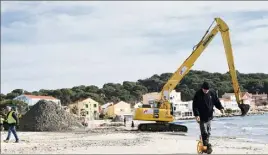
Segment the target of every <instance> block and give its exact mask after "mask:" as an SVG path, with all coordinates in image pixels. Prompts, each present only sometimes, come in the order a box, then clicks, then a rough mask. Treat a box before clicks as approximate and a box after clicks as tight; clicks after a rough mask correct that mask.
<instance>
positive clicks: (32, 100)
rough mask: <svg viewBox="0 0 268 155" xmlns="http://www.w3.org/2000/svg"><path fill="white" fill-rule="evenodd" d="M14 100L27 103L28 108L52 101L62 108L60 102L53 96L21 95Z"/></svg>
mask: <svg viewBox="0 0 268 155" xmlns="http://www.w3.org/2000/svg"><path fill="white" fill-rule="evenodd" d="M13 100H18V101H23V102H25V103H27V104H28V106H33V105H35V104H36V103H37V102H38V101H40V100H46V101H52V102H55V103H56V104H58V105H59V106H61V102H60V100H59V99H56V98H54V97H52V96H36V95H20V96H17V97H15V98H14V99H13Z"/></svg>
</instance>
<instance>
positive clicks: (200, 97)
mask: <svg viewBox="0 0 268 155" xmlns="http://www.w3.org/2000/svg"><path fill="white" fill-rule="evenodd" d="M192 106H193V107H192V108H193V113H194V116H195V118H196V121H197V122H198V123H199V127H200V131H201V136H202V140H203V145H204V146H205V147H207V149H206V151H205V152H206V153H208V154H210V153H211V152H212V148H211V147H212V146H211V144H210V143H209V137H210V133H211V120H212V119H213V111H214V110H213V107H214V106H215V107H216V108H217V109H219V110H220V111H221V113H222V114H224V108H223V106H222V104H221V102H220V100H219V98H218V96H217V95H216V93H215V92H214V91H211V90H209V84H208V83H207V82H204V83H203V84H202V87H201V89H199V90H198V91H197V92H196V93H195V96H194V98H193V105H192Z"/></svg>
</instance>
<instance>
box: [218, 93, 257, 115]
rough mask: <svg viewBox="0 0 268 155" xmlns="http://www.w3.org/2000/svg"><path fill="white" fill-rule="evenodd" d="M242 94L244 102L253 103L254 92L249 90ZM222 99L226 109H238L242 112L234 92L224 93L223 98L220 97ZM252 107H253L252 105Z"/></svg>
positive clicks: (237, 110)
mask: <svg viewBox="0 0 268 155" xmlns="http://www.w3.org/2000/svg"><path fill="white" fill-rule="evenodd" d="M241 96H242V100H243V102H244V104H249V105H252V94H250V93H247V92H242V93H241ZM220 101H221V103H222V105H223V107H224V108H225V109H231V110H232V111H236V112H238V113H239V112H240V109H239V107H238V104H237V102H236V98H235V94H234V93H225V94H223V95H222V98H220ZM251 108H253V107H252V106H251ZM251 110H252V109H251ZM217 112H218V111H217Z"/></svg>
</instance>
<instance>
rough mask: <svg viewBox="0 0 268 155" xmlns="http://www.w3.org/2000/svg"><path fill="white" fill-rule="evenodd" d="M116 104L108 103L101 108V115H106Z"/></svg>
mask: <svg viewBox="0 0 268 155" xmlns="http://www.w3.org/2000/svg"><path fill="white" fill-rule="evenodd" d="M113 104H114V103H113V102H108V103H105V104H103V105H101V106H100V113H102V114H106V113H107V111H108V107H109V106H111V105H113Z"/></svg>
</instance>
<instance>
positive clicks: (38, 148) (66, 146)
mask: <svg viewBox="0 0 268 155" xmlns="http://www.w3.org/2000/svg"><path fill="white" fill-rule="evenodd" d="M6 134H7V133H2V134H1V139H2V140H3V138H5V136H6ZM18 134H19V137H20V138H21V143H18V144H16V143H2V142H1V153H2V154H18V153H20V154H35V153H37V154H40V153H49V154H52V153H53V154H55V153H56V154H59V153H60V154H66V153H68V154H70V153H71V154H84V153H85V154H178V153H191V154H196V153H197V152H196V146H197V140H198V136H188V135H187V134H186V135H184V134H180V133H173V132H161V133H152V132H138V131H129V130H126V129H125V127H109V128H96V129H90V130H87V131H76V132H18ZM2 140H1V141H2ZM11 140H12V141H13V140H14V138H13V137H12V138H11ZM210 141H211V144H212V146H213V153H215V154H237V153H238V154H247V153H249V154H256V153H257V154H265V153H266V152H268V145H267V144H258V143H254V142H249V141H245V140H239V139H234V138H231V137H213V136H212V137H211V140H210ZM163 144H164V145H163Z"/></svg>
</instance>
